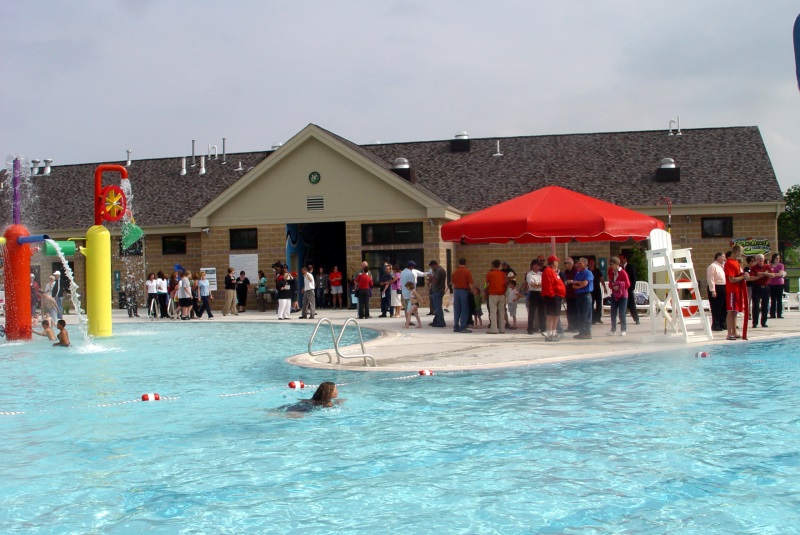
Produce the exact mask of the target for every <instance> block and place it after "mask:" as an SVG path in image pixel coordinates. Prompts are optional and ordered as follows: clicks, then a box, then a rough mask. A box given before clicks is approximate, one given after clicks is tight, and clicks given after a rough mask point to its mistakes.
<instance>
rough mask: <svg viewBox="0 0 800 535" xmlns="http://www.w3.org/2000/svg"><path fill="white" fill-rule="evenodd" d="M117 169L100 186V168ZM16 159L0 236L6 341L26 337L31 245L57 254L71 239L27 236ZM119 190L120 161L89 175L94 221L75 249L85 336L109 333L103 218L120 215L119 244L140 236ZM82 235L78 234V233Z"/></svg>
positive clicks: (107, 242)
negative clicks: (80, 259)
mask: <svg viewBox="0 0 800 535" xmlns="http://www.w3.org/2000/svg"><path fill="white" fill-rule="evenodd" d="M105 172H116V173H119V174H120V177H121V179H120V182H121V184H120V185H119V186H117V185H107V186H105V187H103V173H105ZM21 179H22V164H21V160H20V159H19V158H15V159H14V162H13V182H12V186H13V214H12V217H13V219H12V221H13V222H12V224H11V225H10V226H9V227H8V228H7V229H6V230H5V232H4V234H3V237H2V238H0V246H5V254H4V258H5V263H4V274H5V294H6V303H5V316H6V325H5V334H6V337H7V338H8V339H9V340H30V339H31V334H32V333H31V312H32V310H31V291H30V284H31V282H30V273H31V256H32V255H33V253H34V250H33V249H32V248H31V244H33V243H39V242H45V241H46V242H47V248H46V252H45V254H59V256H61V257H62V260H63V255H64V253H65V252H66V253H67V254H70V253H74V251H75V244H74V242H73V241H66V242H55V241H53V240H50V238H49V236H47V235H45V234H38V235H31V234H30V232H29V231H28V229H27V228H26V227H25V226H24V225H23V224H22V223H21V220H22V214H21V204H22V203H21V199H20V197H21V194H20V183H21ZM125 191H128V193H130V182H129V180H128V170H127V169H125V167H123V166H121V165H114V164H102V165H99V166H97V169H96V170H95V174H94V225H93V226H92V227H91V228H89V230H88V231H87V233H86V238H85V240H86V245H85V246H84V247H80V252H81V253H82V254H83V255H84V256H85V257H86V287H87V291H88V294H87V303H86V316H87V323H88V334H89V335H90V336H97V337H105V336H111V334H112V324H111V287H112V286H111V234H110V232H109V231H108V229H107V228H105V226H103V222H105V221H120V220H123V221H124V223H123V246H124V244H125V243H126V242H127V243H128V244H129V245H130V243H132V242H135V241H136V240H138V239H139V238H141V236H142V234H143V232H142V230H141V229H140V228H139V227H138V226H136V224H135V222H133V218H132V215H131V212H130V210H129V209H128V207H127V197H126V194H125ZM81 239H83V238H81Z"/></svg>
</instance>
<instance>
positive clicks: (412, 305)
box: [403, 281, 422, 329]
mask: <svg viewBox="0 0 800 535" xmlns="http://www.w3.org/2000/svg"><path fill="white" fill-rule="evenodd" d="M406 288H408V291H409V294H410V295H409V298H408V303H406V307H407V308H406V324H405V325H403V328H404V329H408V327H409V326H410V325H411V316H414V318H416V320H417V329H421V328H422V322H421V321H420V319H419V305H420V303H421V302H422V299H421V298H420V296H419V294H418V293H417V288H416V286H415V285H414V283H413V282H411V281H408V282H407V283H406Z"/></svg>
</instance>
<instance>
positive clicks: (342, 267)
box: [302, 221, 347, 273]
mask: <svg viewBox="0 0 800 535" xmlns="http://www.w3.org/2000/svg"><path fill="white" fill-rule="evenodd" d="M302 228H303V230H302V233H303V240H302V241H303V243H304V244H305V251H304V254H303V255H302V259H303V260H302V262H303V264H302V265H308V264H313V265H314V271H315V272H316V271H317V270H319V268H320V267H323V268H325V272H326V273H330V271H331V268H332V267H333V266H338V267H339V271H341V272H342V273H346V269H347V263H346V261H347V237H346V234H345V230H346V228H345V223H344V221H336V222H332V223H306V224H304V225H302Z"/></svg>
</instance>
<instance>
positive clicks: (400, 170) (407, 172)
mask: <svg viewBox="0 0 800 535" xmlns="http://www.w3.org/2000/svg"><path fill="white" fill-rule="evenodd" d="M392 171H394V173H395V174H396V175H397V176H399V177H402V178H404V179H406V180H408V181H409V182H411V183H412V184H416V182H417V174H416V173H415V172H414V170H413V169H411V164H409V163H408V159H406V158H396V159H395V161H394V163H392Z"/></svg>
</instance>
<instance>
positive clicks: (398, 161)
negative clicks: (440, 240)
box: [33, 158, 411, 171]
mask: <svg viewBox="0 0 800 535" xmlns="http://www.w3.org/2000/svg"><path fill="white" fill-rule="evenodd" d="M33 161H34V162H35V161H37V160H33ZM409 168H411V164H409V163H408V158H395V160H394V162H393V163H392V171H394V170H395V169H409Z"/></svg>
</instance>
